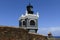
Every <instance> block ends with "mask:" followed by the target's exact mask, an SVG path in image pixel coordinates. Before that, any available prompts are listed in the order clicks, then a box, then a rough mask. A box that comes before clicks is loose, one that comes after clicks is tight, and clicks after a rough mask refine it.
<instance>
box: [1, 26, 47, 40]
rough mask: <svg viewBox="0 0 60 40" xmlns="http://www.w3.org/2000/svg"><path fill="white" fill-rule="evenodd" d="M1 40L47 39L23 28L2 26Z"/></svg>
mask: <svg viewBox="0 0 60 40" xmlns="http://www.w3.org/2000/svg"><path fill="white" fill-rule="evenodd" d="M0 40H47V38H46V37H45V36H42V35H37V34H32V33H28V31H27V30H25V29H22V28H15V27H7V26H4V27H2V26H0Z"/></svg>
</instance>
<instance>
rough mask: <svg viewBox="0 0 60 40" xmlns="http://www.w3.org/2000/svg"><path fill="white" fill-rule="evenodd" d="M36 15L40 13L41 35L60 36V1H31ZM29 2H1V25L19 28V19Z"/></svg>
mask: <svg viewBox="0 0 60 40" xmlns="http://www.w3.org/2000/svg"><path fill="white" fill-rule="evenodd" d="M30 3H31V4H32V5H33V7H34V8H33V10H34V13H36V12H37V11H38V12H39V15H40V17H39V19H38V21H39V22H38V26H39V30H38V33H39V34H43V35H47V33H48V32H52V34H53V35H54V36H60V0H30ZM28 4H29V0H0V25H3V26H19V21H18V19H19V17H20V16H21V15H22V14H24V13H25V11H26V6H27V5H28Z"/></svg>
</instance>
